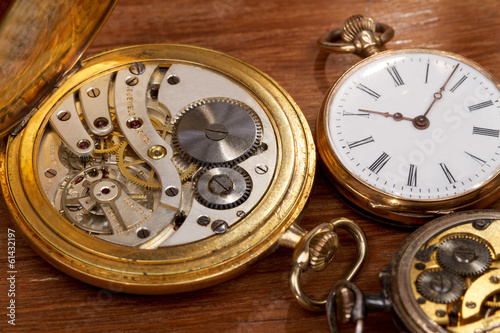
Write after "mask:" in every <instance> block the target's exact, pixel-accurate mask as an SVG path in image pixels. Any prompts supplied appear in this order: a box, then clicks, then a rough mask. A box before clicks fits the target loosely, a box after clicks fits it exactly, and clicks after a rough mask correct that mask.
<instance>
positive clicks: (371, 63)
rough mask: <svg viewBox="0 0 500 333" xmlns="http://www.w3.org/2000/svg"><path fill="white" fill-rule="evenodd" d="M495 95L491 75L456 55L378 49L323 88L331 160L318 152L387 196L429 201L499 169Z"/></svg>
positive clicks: (469, 188) (499, 118) (470, 187)
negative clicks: (325, 88)
mask: <svg viewBox="0 0 500 333" xmlns="http://www.w3.org/2000/svg"><path fill="white" fill-rule="evenodd" d="M499 96H500V91H499V89H498V82H497V81H496V80H495V79H494V78H493V77H492V76H491V75H490V74H488V73H487V72H486V71H484V70H483V69H482V68H480V67H479V66H478V65H476V64H474V63H472V62H471V61H469V60H467V59H464V58H462V57H459V56H456V55H451V54H448V53H445V52H438V51H430V50H405V51H388V52H387V53H386V52H384V53H381V54H378V55H376V56H374V57H371V58H369V59H367V60H365V61H363V62H361V63H359V64H358V65H356V66H354V67H353V68H352V69H351V70H350V71H348V72H347V73H346V74H345V75H344V76H343V77H342V78H341V79H340V80H339V81H338V82H337V83H336V85H335V86H334V87H333V88H332V91H331V92H330V94H329V95H328V96H327V99H326V100H325V103H324V109H323V112H324V115H323V119H322V122H321V124H318V126H319V127H321V132H324V137H325V143H326V145H328V147H329V148H328V149H329V150H330V151H331V154H333V155H334V159H335V161H334V162H330V161H329V159H328V158H325V157H323V159H324V160H326V164H327V165H331V164H338V165H339V167H340V168H342V169H343V170H345V172H346V175H347V177H351V178H354V179H355V180H356V181H357V182H359V183H361V184H362V185H364V186H366V187H368V188H369V189H370V190H374V191H377V192H378V193H381V194H382V195H385V196H387V197H390V198H392V199H395V200H409V201H413V202H424V203H425V202H437V201H440V200H443V199H453V198H457V197H460V196H463V195H464V194H467V193H471V192H473V191H477V190H478V189H480V188H481V187H483V186H484V185H485V184H486V183H488V182H489V181H491V180H492V179H493V178H494V177H495V176H496V175H497V173H498V170H499V165H500V145H499V137H500V134H499V133H500V102H499ZM320 153H321V148H320ZM322 155H323V156H324V155H326V154H324V153H323V154H322ZM329 168H330V169H332V167H330V166H329ZM333 172H334V173H335V171H333ZM337 177H339V176H338V175H337ZM447 208H448V209H450V208H453V207H447Z"/></svg>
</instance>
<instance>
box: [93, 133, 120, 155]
mask: <svg viewBox="0 0 500 333" xmlns="http://www.w3.org/2000/svg"><path fill="white" fill-rule="evenodd" d="M93 139H94V142H95V143H96V146H95V148H94V153H96V154H112V153H116V152H117V151H118V149H119V148H120V144H121V143H122V141H123V134H121V133H120V132H118V131H112V132H111V133H109V134H108V135H106V136H94V137H93ZM103 147H104V148H103Z"/></svg>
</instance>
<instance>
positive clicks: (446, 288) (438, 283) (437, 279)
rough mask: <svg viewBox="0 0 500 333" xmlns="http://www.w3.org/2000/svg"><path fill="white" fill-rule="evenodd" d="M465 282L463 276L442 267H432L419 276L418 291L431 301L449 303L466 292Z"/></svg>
mask: <svg viewBox="0 0 500 333" xmlns="http://www.w3.org/2000/svg"><path fill="white" fill-rule="evenodd" d="M464 284H465V281H464V279H463V278H462V277H460V276H457V275H455V274H453V273H451V272H448V271H445V270H443V269H440V268H432V269H429V270H427V271H425V272H423V273H422V274H421V275H420V276H419V277H418V279H417V291H418V292H419V293H420V294H421V295H422V296H424V297H425V298H427V299H428V300H429V301H431V302H434V303H440V304H448V303H452V302H455V301H456V300H458V299H459V298H460V297H461V296H462V295H463V294H464V291H465V285H464Z"/></svg>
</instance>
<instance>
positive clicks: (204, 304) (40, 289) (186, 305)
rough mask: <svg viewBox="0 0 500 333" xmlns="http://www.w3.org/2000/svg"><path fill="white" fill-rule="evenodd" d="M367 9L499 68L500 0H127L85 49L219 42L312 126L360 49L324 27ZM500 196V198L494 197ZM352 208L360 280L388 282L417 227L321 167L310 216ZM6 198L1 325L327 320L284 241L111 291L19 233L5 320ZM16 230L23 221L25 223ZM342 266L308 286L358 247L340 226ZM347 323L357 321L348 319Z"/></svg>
mask: <svg viewBox="0 0 500 333" xmlns="http://www.w3.org/2000/svg"><path fill="white" fill-rule="evenodd" d="M356 13H360V14H366V15H370V16H371V17H373V18H375V19H376V21H379V22H384V23H387V24H389V25H391V26H393V27H394V29H395V31H396V36H395V38H394V39H393V41H392V42H390V43H389V44H388V48H408V47H429V48H436V49H442V50H446V51H451V52H455V53H459V54H461V55H464V56H466V57H468V58H470V59H472V60H474V61H476V62H478V63H479V64H481V65H482V66H483V67H485V68H486V69H488V70H489V71H490V72H491V73H492V74H493V75H495V76H496V77H500V48H499V41H500V37H499V34H498V31H499V30H500V20H499V17H500V5H499V3H498V1H497V0H485V1H481V2H478V1H473V0H464V1H456V0H451V1H450V0H443V1H424V0H414V1H411V2H409V1H403V0H388V1H381V0H370V1H362V0H355V1H331V0H330V1H327V0H311V1H285V0H279V1H265V0H252V1H251V0H233V1H230V0H204V1H201V0H200V1H195V0H189V1H181V0H169V1H162V0H149V1H139V0H122V1H120V2H119V3H118V5H117V6H116V8H115V10H114V12H113V13H112V15H111V16H110V18H109V20H108V22H107V23H106V24H105V25H104V28H103V29H102V31H101V32H100V34H99V35H98V37H97V38H96V40H95V41H94V43H93V44H92V46H91V47H90V48H89V50H88V51H87V53H86V55H85V57H87V56H89V55H92V54H96V53H99V52H102V51H105V50H109V49H113V48H117V47H121V46H127V45H134V44H144V43H180V44H190V45H197V46H202V47H207V48H211V49H216V50H219V51H222V52H225V53H228V54H230V55H232V56H235V57H237V58H240V59H242V60H244V61H246V62H248V63H250V64H252V65H254V66H256V67H258V68H259V69H261V70H263V71H264V72H266V73H267V74H269V75H270V76H271V77H273V78H274V79H275V80H276V81H278V82H279V83H280V84H281V85H282V86H283V87H284V88H285V89H286V90H287V91H288V92H289V93H290V94H291V95H292V96H293V98H294V99H295V101H296V102H297V103H298V104H299V106H300V107H301V109H302V110H303V112H304V114H305V115H306V118H307V120H308V122H309V124H310V126H311V128H313V131H314V123H315V119H316V115H317V112H318V110H319V108H320V106H321V103H322V100H323V97H324V95H325V93H326V91H327V89H328V88H329V87H330V85H332V84H333V83H334V81H335V80H336V79H337V78H338V77H339V76H340V75H341V74H342V73H343V72H344V71H345V70H347V69H348V68H349V67H350V66H352V65H354V64H355V63H356V62H357V61H359V59H358V58H357V57H356V56H353V55H335V56H333V55H332V56H326V55H325V54H323V53H320V52H319V51H318V49H317V48H316V44H315V43H316V39H317V37H318V36H319V35H320V34H322V33H324V32H325V31H327V30H328V29H329V28H333V27H337V26H339V25H340V24H341V23H342V22H343V20H344V19H346V18H347V17H349V16H350V15H352V14H356ZM493 207H494V208H500V203H496V204H495V205H493ZM339 216H344V217H348V218H352V219H355V220H356V221H357V222H359V224H360V225H361V226H362V227H363V228H364V230H365V231H366V233H367V235H368V240H369V255H368V259H367V263H366V264H365V266H364V268H363V270H362V272H361V274H360V275H359V276H358V277H357V278H356V283H358V285H359V286H360V287H361V289H362V290H364V291H365V292H373V291H377V290H379V289H380V285H379V282H378V272H380V271H381V270H382V269H383V268H384V267H386V266H387V265H388V264H389V262H390V260H391V258H392V255H393V254H394V252H395V251H396V249H397V248H398V246H399V244H400V243H401V242H402V241H403V240H404V239H405V237H407V235H408V232H406V231H401V230H396V229H393V228H388V227H385V226H382V225H379V224H376V223H373V222H371V221H368V220H367V219H365V218H363V217H361V216H359V215H357V214H356V213H355V212H354V211H352V210H351V209H350V208H349V207H348V206H347V205H346V204H345V203H344V202H342V201H341V200H340V199H339V197H338V196H337V195H336V194H335V192H334V189H333V187H332V186H331V185H330V184H329V183H328V181H327V180H326V177H325V176H324V174H323V172H322V171H321V170H318V172H317V176H316V180H315V186H314V189H313V193H312V196H311V200H310V204H309V206H308V208H307V210H306V212H305V215H304V218H303V220H302V225H303V226H304V227H305V228H308V229H310V228H312V227H313V226H315V225H316V224H317V223H319V222H324V221H328V220H330V219H331V218H334V217H339ZM12 227H13V223H12V222H11V220H10V216H9V213H8V211H7V209H6V207H5V204H4V203H3V202H2V203H1V204H0V244H1V246H0V277H1V280H0V281H1V282H0V308H1V309H2V310H1V311H0V313H1V314H2V315H1V316H0V331H2V330H3V331H7V330H12V331H20V332H21V331H22V332H27V331H35V330H37V331H38V330H39V331H51V332H55V331H65V330H67V331H71V332H93V331H109V332H122V331H132V332H134V331H147V332H159V331H168V332H306V331H307V332H326V331H327V324H326V320H325V317H324V314H321V313H320V314H316V313H311V312H308V311H306V310H303V309H302V308H301V307H300V306H299V305H298V304H297V303H296V302H295V300H294V299H293V297H292V294H291V292H290V290H289V287H288V284H287V278H288V272H289V269H290V259H291V254H292V253H291V251H290V250H288V249H284V248H280V249H278V250H277V251H276V252H275V253H273V254H272V255H270V256H268V257H266V258H264V259H263V260H260V261H259V262H258V263H256V264H255V265H253V266H252V267H251V268H250V270H249V271H247V272H246V273H245V274H243V275H241V276H240V277H238V278H236V279H233V280H231V281H229V282H227V283H224V284H221V285H218V286H215V287H212V288H208V289H205V290H201V291H197V292H191V293H187V294H180V295H172V296H134V295H126V294H119V293H111V292H109V291H107V290H102V289H99V288H95V287H92V286H89V285H87V284H84V283H81V282H79V281H77V280H75V279H73V278H70V277H69V276H67V275H65V274H63V273H61V272H59V271H57V270H56V269H55V268H53V267H52V266H50V265H49V264H47V263H46V262H45V261H44V260H42V259H41V258H40V257H38V256H37V255H36V254H35V253H34V251H33V250H31V249H30V248H29V247H28V246H27V245H26V243H25V242H24V241H23V239H22V238H21V237H20V235H19V234H18V235H17V241H16V260H17V263H16V268H17V271H18V273H17V275H16V278H17V280H16V310H17V316H16V326H15V327H12V326H10V325H8V324H7V319H8V318H7V317H6V313H7V310H6V307H7V306H8V301H9V298H8V297H7V291H8V284H7V280H6V277H7V273H6V272H7V270H8V268H7V249H6V247H7V246H6V240H7V236H6V234H7V228H12ZM18 233H19V232H18ZM340 236H341V243H342V248H341V250H340V252H339V254H338V256H337V258H336V259H335V265H334V266H335V267H334V268H333V267H332V268H330V269H328V270H327V272H324V273H321V274H318V275H314V274H306V276H305V277H304V284H305V285H306V289H307V291H308V292H309V293H310V294H311V295H315V296H319V295H322V294H323V293H325V292H326V291H327V290H328V289H329V288H330V286H331V285H332V284H333V283H334V281H335V279H336V278H338V277H339V276H340V271H341V270H342V269H345V268H347V267H348V265H349V263H350V261H351V260H352V259H353V257H354V253H355V249H354V244H353V242H352V241H351V239H350V238H349V237H348V235H346V234H341V235H340ZM366 331H367V332H384V333H386V332H395V331H397V329H396V327H395V326H394V325H393V324H392V318H391V315H390V314H388V313H372V314H370V315H369V317H368V319H367V322H366ZM346 332H352V328H351V327H347V328H346Z"/></svg>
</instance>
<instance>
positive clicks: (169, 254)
mask: <svg viewBox="0 0 500 333" xmlns="http://www.w3.org/2000/svg"><path fill="white" fill-rule="evenodd" d="M138 61H140V62H144V63H147V62H158V63H183V64H191V65H195V66H201V67H204V68H207V69H209V70H213V71H216V72H219V73H221V74H223V75H225V76H226V77H229V78H230V79H232V80H233V81H234V82H236V83H237V84H239V85H240V86H242V87H244V88H245V89H246V90H247V91H249V92H250V93H251V94H252V95H253V96H254V97H255V98H256V100H257V101H259V103H261V105H262V107H263V109H264V110H266V112H267V114H268V116H269V118H270V120H271V122H272V124H273V126H274V130H275V133H276V139H277V145H278V151H279V153H278V155H279V156H278V163H277V165H278V167H277V169H276V171H275V176H274V178H273V181H272V184H271V186H270V188H269V190H268V192H267V193H266V194H265V196H264V198H263V199H262V200H261V201H260V202H259V204H258V205H257V206H256V207H254V208H253V210H252V211H251V212H249V213H248V214H247V215H246V216H245V217H244V218H243V219H242V220H241V221H239V222H238V223H237V224H235V225H234V226H232V227H231V228H229V230H228V232H226V233H225V234H223V235H215V236H211V237H209V238H207V239H204V240H201V241H198V242H195V243H191V244H184V245H179V246H171V247H165V248H159V249H156V250H143V249H138V248H132V247H126V246H121V245H116V244H113V243H109V242H106V241H103V240H100V239H98V238H96V237H94V236H92V235H89V234H87V233H86V232H84V231H83V230H81V229H79V228H77V227H75V226H73V225H71V223H68V221H67V220H65V219H64V218H63V217H61V216H60V214H59V213H58V212H57V211H56V210H55V208H54V207H52V206H51V205H50V203H49V201H48V200H47V198H46V197H45V196H44V195H43V190H42V189H41V187H40V186H39V182H38V180H37V175H36V174H35V173H36V171H35V170H37V168H36V153H35V152H36V151H37V149H38V144H39V141H40V139H41V136H42V135H41V133H42V129H43V128H44V127H45V125H46V124H47V122H48V119H49V115H50V112H51V110H53V107H55V106H56V105H57V104H58V103H60V102H61V101H62V100H63V99H64V98H65V97H66V96H67V95H68V94H69V93H70V92H71V91H73V90H74V89H76V88H78V87H79V86H80V85H82V84H83V83H84V82H85V81H88V80H90V79H92V78H94V77H95V76H97V75H104V74H106V73H109V72H111V71H113V70H115V69H117V68H119V67H124V66H125V65H126V64H130V63H133V62H138ZM0 172H1V176H2V188H3V192H4V194H5V199H6V202H7V204H8V207H9V209H10V211H11V213H12V215H13V221H14V223H15V224H16V225H17V226H18V227H19V229H21V231H22V232H23V234H24V235H25V239H26V240H27V241H28V243H29V244H30V245H31V246H32V247H33V248H34V249H35V250H36V251H37V252H38V253H39V254H40V255H41V256H42V257H44V258H45V259H46V260H47V261H48V262H50V263H51V264H52V265H54V266H55V267H56V268H58V269H60V270H62V271H64V272H66V273H67V274H69V275H71V276H73V277H76V278H78V279H80V280H82V281H85V282H87V283H90V284H93V285H96V286H99V287H103V288H107V289H111V290H116V291H123V292H128V293H138V294H165V293H178V292H185V291H190V290H195V289H200V288H203V287H207V286H210V285H214V284H216V283H220V282H222V281H225V280H228V279H230V278H232V277H234V276H236V275H237V274H239V273H241V272H242V271H243V270H244V269H245V268H247V267H248V266H249V265H250V264H251V263H252V262H254V261H255V260H257V259H258V258H259V257H261V256H262V255H264V254H265V253H267V252H269V251H270V250H272V249H274V247H275V245H276V244H277V241H278V239H279V237H280V236H281V235H282V234H283V233H284V232H285V231H286V230H287V229H288V228H289V227H290V226H291V225H292V223H293V222H296V221H297V220H298V219H299V218H300V216H301V212H302V210H303V209H304V206H305V204H306V201H307V199H308V196H309V193H310V191H311V188H312V183H313V179H314V172H315V148H314V142H313V139H312V134H311V132H310V129H309V127H308V124H307V121H306V119H305V117H304V116H303V114H302V113H301V111H300V109H299V107H298V106H297V105H296V104H295V102H294V101H293V100H292V98H291V97H290V96H289V95H288V93H286V92H285V91H284V90H283V89H282V88H281V87H280V86H279V85H278V84H277V83H276V82H275V81H273V80H272V79H271V78H269V77H268V76H267V75H266V74H264V73H262V72H261V71H259V70H258V69H256V68H254V67H252V66H250V65H248V64H246V63H244V62H242V61H240V60H238V59H235V58H233V57H231V56H228V55H225V54H222V53H219V52H216V51H212V50H208V49H203V48H198V47H192V46H183V45H167V44H164V45H139V46H132V47H127V48H122V49H117V50H113V51H109V52H106V53H102V54H99V55H97V56H94V57H92V58H89V59H87V60H86V61H84V62H83V63H82V67H81V69H80V70H79V71H77V72H76V73H75V74H73V75H72V76H71V77H69V78H67V79H66V81H65V82H64V83H63V84H62V85H61V86H60V87H59V88H58V89H57V90H56V91H54V92H53V93H52V95H50V96H49V97H47V99H46V101H45V102H44V103H43V104H42V105H40V106H39V110H38V112H37V113H36V114H35V115H34V116H33V117H32V118H31V119H30V121H29V122H28V124H27V126H26V127H25V128H24V129H23V131H22V132H21V133H20V134H18V135H17V136H16V137H9V139H8V143H7V147H6V150H5V149H3V151H2V156H1V170H0Z"/></svg>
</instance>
